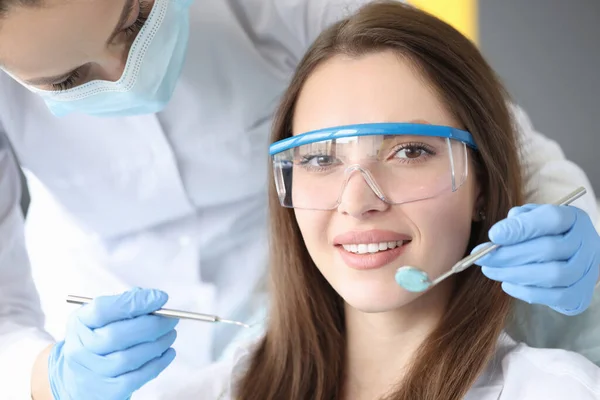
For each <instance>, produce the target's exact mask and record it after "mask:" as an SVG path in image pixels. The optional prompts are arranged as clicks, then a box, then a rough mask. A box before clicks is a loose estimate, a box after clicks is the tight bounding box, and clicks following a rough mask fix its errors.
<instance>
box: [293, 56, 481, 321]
mask: <svg viewBox="0 0 600 400" xmlns="http://www.w3.org/2000/svg"><path fill="white" fill-rule="evenodd" d="M415 121H416V122H419V123H429V124H433V125H447V126H453V127H456V128H462V127H461V126H460V124H459V123H458V121H457V120H456V119H455V118H454V117H453V115H452V114H451V113H450V112H449V111H448V109H447V108H446V106H445V105H444V104H443V103H442V102H441V101H440V99H439V98H438V96H437V95H436V94H435V92H434V91H433V90H432V89H431V86H430V85H428V83H427V82H426V80H425V79H424V78H423V77H422V76H421V74H420V73H419V72H417V70H416V69H415V67H414V66H413V64H412V63H410V62H408V61H405V60H403V59H401V58H400V57H398V56H397V55H396V54H394V53H391V52H380V53H374V54H370V55H367V56H363V57H360V58H348V57H344V56H337V57H334V58H333V59H331V60H329V61H328V62H326V63H324V64H323V65H321V66H320V67H319V68H317V69H316V70H315V71H314V72H313V74H312V75H311V77H310V78H309V79H308V80H307V82H306V83H305V85H304V87H303V89H302V91H301V94H300V97H299V99H298V102H297V106H296V110H295V114H294V123H293V132H294V134H300V133H303V132H307V131H312V130H316V129H322V128H328V127H333V126H340V125H349V124H359V123H372V122H415ZM448 179H450V170H449V171H448ZM477 197H478V195H477V188H476V184H475V180H474V178H473V173H470V174H469V176H468V177H467V179H466V181H465V182H464V183H463V185H462V186H461V187H460V188H459V189H458V190H457V191H456V192H452V191H451V190H447V191H444V192H443V193H441V194H439V195H437V196H435V197H433V198H429V199H426V200H420V201H416V202H412V203H405V204H401V205H393V206H391V205H389V204H387V203H385V202H383V201H382V200H380V199H379V198H378V197H377V196H376V195H375V193H374V192H373V191H372V189H371V188H370V187H369V186H368V184H367V183H366V181H365V179H364V178H363V177H362V176H361V175H360V174H359V173H354V174H353V175H352V176H351V178H350V180H349V181H348V184H347V186H346V187H345V189H344V192H343V194H342V197H341V203H340V205H339V206H338V208H337V209H335V210H332V211H314V210H302V209H295V214H296V218H297V221H298V224H299V227H300V230H301V232H302V236H303V238H304V242H305V244H306V247H307V249H308V251H309V253H310V255H311V257H312V259H313V260H314V262H315V264H316V266H317V267H318V268H319V270H320V271H321V273H322V274H323V276H324V277H325V279H327V281H328V282H329V283H330V284H331V286H332V287H333V288H334V289H335V290H336V291H337V293H338V294H339V295H340V296H341V297H342V298H343V299H344V300H345V301H346V303H348V304H349V305H350V306H352V307H354V308H356V309H359V310H361V311H365V312H384V311H391V310H395V309H398V308H400V307H402V306H403V305H405V304H408V303H410V302H412V301H413V300H415V299H416V298H418V297H420V296H421V294H417V293H410V292H407V291H405V290H404V289H402V288H401V287H400V286H398V285H397V284H396V282H395V280H394V275H395V272H396V269H397V268H399V267H401V266H403V265H412V266H416V267H419V268H421V269H423V270H425V271H426V272H427V273H428V274H429V276H432V277H436V276H438V275H440V274H441V273H442V272H444V271H446V270H448V269H449V268H450V267H451V266H452V265H453V264H454V263H455V262H456V261H458V260H459V259H460V258H461V257H462V256H463V255H464V253H465V250H466V246H467V244H468V241H469V237H470V234H471V223H472V221H473V218H474V216H475V215H477V213H476V202H477ZM382 231H383V232H384V234H386V235H389V236H388V237H391V238H404V239H407V240H408V241H407V242H404V244H403V245H402V249H401V251H398V250H396V251H395V254H396V255H397V257H395V258H393V257H392V259H391V261H389V260H387V259H386V257H381V258H382V259H383V260H384V263H385V262H387V263H385V264H383V265H380V266H377V267H375V268H370V269H361V268H357V265H356V264H357V258H360V257H370V256H369V255H349V254H348V252H347V250H346V249H344V247H343V246H341V245H340V244H339V242H340V238H341V237H343V236H342V235H344V236H346V235H348V234H349V235H350V237H353V236H354V234H358V236H359V237H360V235H363V238H357V239H355V241H357V243H353V244H355V245H359V244H363V245H364V244H367V245H368V244H369V243H372V242H374V241H375V242H381V240H378V239H376V238H377V237H380V236H377V235H378V234H381V233H382ZM367 232H370V233H371V234H373V235H372V236H373V237H374V238H375V239H372V240H369V239H367V237H368V236H369V234H368V233H367ZM365 233H367V234H366V235H365ZM351 240H352V239H351ZM365 241H366V243H365ZM345 243H346V244H348V242H347V241H346V242H345ZM350 249H351V250H352V247H350ZM384 251H390V250H384ZM431 292H435V289H433V290H432V291H431Z"/></svg>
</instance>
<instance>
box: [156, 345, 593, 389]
mask: <svg viewBox="0 0 600 400" xmlns="http://www.w3.org/2000/svg"><path fill="white" fill-rule="evenodd" d="M254 347H255V344H254V343H252V344H250V345H248V344H247V345H244V346H242V347H240V348H239V349H238V350H237V351H236V353H235V354H234V356H233V357H232V359H230V360H227V361H222V362H219V363H216V364H213V365H211V366H210V367H208V368H205V369H204V370H201V371H198V372H197V374H196V376H194V377H192V378H191V379H190V380H189V381H188V383H187V384H186V385H184V386H183V387H182V388H181V389H179V390H177V389H175V390H170V391H165V392H163V393H162V394H161V397H160V400H174V399H177V400H196V399H202V400H235V397H233V394H234V393H235V386H236V384H237V382H238V381H239V379H240V378H241V377H243V376H244V375H245V372H246V369H247V368H248V363H249V362H250V359H251V355H252V351H253V348H254ZM565 399H577V400H600V367H598V366H596V365H595V364H593V363H592V362H591V361H589V360H588V359H587V358H585V357H583V356H582V355H580V354H577V353H573V352H569V351H566V350H560V349H534V348H532V347H528V346H527V345H525V344H523V343H517V342H516V341H514V340H513V339H512V338H511V337H510V336H509V335H507V334H502V335H501V336H500V338H499V339H498V346H497V351H496V354H495V355H494V357H493V358H492V360H491V361H490V362H489V363H488V366H487V367H486V369H485V370H484V372H483V373H482V374H481V375H480V376H479V377H478V378H477V380H476V381H475V384H474V385H473V386H472V387H471V389H470V390H469V392H468V393H467V395H466V396H465V397H464V398H463V400H565Z"/></svg>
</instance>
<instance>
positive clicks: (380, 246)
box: [342, 240, 404, 254]
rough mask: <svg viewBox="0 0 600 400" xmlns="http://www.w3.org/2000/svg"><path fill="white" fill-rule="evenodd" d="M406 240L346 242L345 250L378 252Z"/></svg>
mask: <svg viewBox="0 0 600 400" xmlns="http://www.w3.org/2000/svg"><path fill="white" fill-rule="evenodd" d="M403 244H404V241H402V240H398V241H397V242H381V243H360V244H344V245H342V246H343V247H344V250H346V251H349V252H351V253H356V254H367V253H377V252H380V251H386V250H388V249H393V248H396V247H398V246H402V245H403Z"/></svg>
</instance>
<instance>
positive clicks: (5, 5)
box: [0, 0, 41, 17]
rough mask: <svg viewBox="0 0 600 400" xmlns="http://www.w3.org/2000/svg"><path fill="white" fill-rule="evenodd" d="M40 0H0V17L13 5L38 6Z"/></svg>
mask: <svg viewBox="0 0 600 400" xmlns="http://www.w3.org/2000/svg"><path fill="white" fill-rule="evenodd" d="M40 4H41V0H0V17H4V16H5V15H6V14H7V13H8V12H9V11H10V10H11V9H12V8H13V7H19V6H25V7H34V6H39V5H40Z"/></svg>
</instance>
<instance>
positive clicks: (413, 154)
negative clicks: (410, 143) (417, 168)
mask: <svg viewBox="0 0 600 400" xmlns="http://www.w3.org/2000/svg"><path fill="white" fill-rule="evenodd" d="M423 153H424V150H423V149H419V148H416V147H407V148H404V149H401V150H400V151H398V152H397V153H396V156H397V157H399V158H419V157H420V156H422V155H423Z"/></svg>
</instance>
